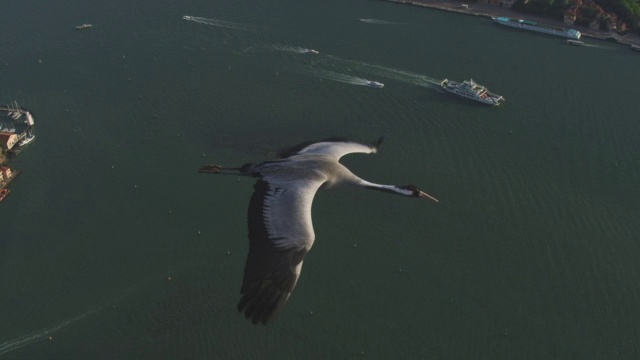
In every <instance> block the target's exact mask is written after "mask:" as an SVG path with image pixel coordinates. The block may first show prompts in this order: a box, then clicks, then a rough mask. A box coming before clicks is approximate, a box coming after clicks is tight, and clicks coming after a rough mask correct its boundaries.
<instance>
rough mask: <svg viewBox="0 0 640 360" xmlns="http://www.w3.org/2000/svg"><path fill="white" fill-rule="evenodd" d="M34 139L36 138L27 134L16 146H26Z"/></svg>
mask: <svg viewBox="0 0 640 360" xmlns="http://www.w3.org/2000/svg"><path fill="white" fill-rule="evenodd" d="M35 138H36V136H35V135H33V134H29V135H27V136H25V137H24V139H22V140H20V142H19V143H18V144H19V145H20V146H26V145H28V144H29V143H31V142H32V141H33V140H34V139H35Z"/></svg>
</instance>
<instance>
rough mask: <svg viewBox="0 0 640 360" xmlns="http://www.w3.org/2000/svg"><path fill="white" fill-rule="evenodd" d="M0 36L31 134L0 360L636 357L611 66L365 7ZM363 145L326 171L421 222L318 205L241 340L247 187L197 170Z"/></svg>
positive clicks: (9, 213) (132, 9)
mask: <svg viewBox="0 0 640 360" xmlns="http://www.w3.org/2000/svg"><path fill="white" fill-rule="evenodd" d="M184 15H190V16H194V17H197V18H198V19H197V20H198V21H188V20H183V19H182V17H183V16H184ZM361 18H364V19H374V20H375V21H368V22H363V21H360V20H359V19H361ZM0 19H1V21H0V34H2V36H1V37H0V47H1V48H2V51H1V52H0V103H3V102H9V101H12V100H17V101H18V103H19V104H20V105H22V106H23V107H26V108H28V109H30V110H31V111H32V112H33V113H34V115H35V119H36V135H37V139H36V141H35V142H34V143H33V144H32V145H30V146H29V148H27V149H26V150H24V151H23V152H22V153H21V154H20V155H19V156H18V157H17V158H15V159H14V160H13V161H12V165H13V166H15V167H17V168H19V169H21V170H23V174H22V175H21V176H20V177H19V178H18V180H17V181H16V182H14V184H13V185H12V187H11V194H10V195H9V196H8V197H7V198H6V199H5V201H4V202H3V203H2V204H1V206H0V358H7V359H160V358H163V359H243V358H247V359H287V358H292V359H293V358H296V359H298V358H303V359H343V358H370V359H391V358H394V359H637V358H638V357H640V340H639V339H640V331H639V330H638V329H639V327H638V324H640V307H639V306H638V299H639V298H640V285H639V284H640V265H639V264H638V260H637V258H638V256H639V255H640V237H639V234H640V206H639V205H638V203H639V202H640V189H639V187H638V185H639V184H640V173H639V172H638V168H639V167H640V145H639V144H640V122H639V121H638V114H640V102H638V93H639V92H638V90H637V88H638V83H640V71H639V70H638V64H639V62H638V61H639V59H640V58H639V57H638V55H637V54H635V53H633V52H631V51H630V50H629V49H628V48H626V47H622V46H617V45H615V44H611V43H607V42H595V41H592V40H589V39H586V40H585V41H586V42H587V43H588V45H589V46H588V47H570V46H567V45H564V44H563V41H562V39H560V38H555V37H550V36H545V35H540V34H535V33H529V32H520V31H515V30H511V29H505V28H502V27H498V26H497V25H495V24H493V23H492V22H491V21H490V20H488V19H486V18H475V17H467V16H462V15H456V14H450V13H446V12H440V11H434V10H429V9H421V8H416V7H411V6H402V5H396V4H390V3H385V2H379V1H353V2H346V1H305V2H295V1H277V2H276V1H261V2H251V1H244V0H242V1H217V2H213V3H212V2H210V1H200V0H196V1H190V2H188V3H185V4H181V2H176V1H169V0H159V1H158V0H153V1H152V0H140V1H122V0H116V1H109V2H106V1H103V2H99V1H84V2H83V1H72V0H65V1H62V2H60V1H58V2H51V3H46V4H45V3H43V2H40V1H33V0H20V1H17V0H9V1H5V3H4V6H3V11H2V15H0ZM379 20H382V21H379ZM85 22H89V23H93V24H94V28H93V29H90V30H86V31H75V30H73V27H74V26H75V25H78V24H81V23H85ZM298 47H308V48H314V49H316V50H319V51H320V54H319V55H315V56H310V55H302V54H299V53H297V52H296V49H297V48H298ZM39 60H40V61H39ZM445 77H446V78H449V79H453V80H463V79H468V78H473V79H474V80H476V81H478V82H480V83H482V84H485V85H487V86H488V87H489V88H490V89H491V90H492V91H493V92H496V93H499V94H502V95H504V96H505V97H506V99H507V101H506V103H505V104H504V105H503V106H500V107H498V108H490V107H485V106H482V105H480V104H476V103H473V102H469V101H465V100H462V99H458V98H455V97H452V96H450V95H448V94H445V93H442V92H440V91H439V90H438V89H437V87H436V86H433V85H430V84H431V82H433V81H437V80H440V79H443V78H445ZM365 78H366V79H371V80H377V81H381V82H384V83H385V85H386V86H385V88H384V89H381V90H377V89H369V88H366V87H364V86H360V85H357V84H359V83H361V82H362V80H361V79H365ZM430 81H431V82H430ZM380 135H384V136H385V138H386V140H385V143H384V145H383V147H382V149H381V151H380V153H379V154H377V155H375V156H362V155H360V156H358V155H353V156H349V157H346V158H344V163H346V164H348V165H349V166H350V167H351V168H352V170H353V171H354V172H355V173H357V174H359V175H361V176H362V177H364V178H366V179H368V180H371V181H375V182H381V183H398V184H406V183H414V184H416V185H418V186H419V187H421V188H422V189H424V190H425V191H427V192H429V193H431V194H433V195H434V196H436V197H438V198H439V199H440V201H441V202H440V203H439V204H433V203H427V202H421V201H413V200H411V199H405V198H398V197H393V196H390V195H386V194H380V193H377V192H376V193H371V192H367V191H360V190H358V191H351V190H350V189H337V190H335V191H330V192H323V193H320V194H319V196H318V197H317V198H316V201H315V202H314V225H315V232H316V236H317V241H316V243H315V246H314V248H313V250H312V252H311V253H310V254H309V256H308V257H307V258H306V261H305V265H304V269H303V272H302V276H301V279H300V281H299V283H298V286H297V288H296V290H295V291H294V294H293V295H292V297H291V299H290V302H289V304H288V305H287V307H286V309H285V311H284V312H283V314H282V315H281V317H280V319H279V320H278V321H277V322H276V323H275V324H273V325H271V326H268V327H255V326H253V325H251V324H250V323H249V322H247V321H246V320H245V319H244V318H243V317H242V316H241V315H239V314H238V313H237V312H236V311H235V305H236V302H237V300H238V298H239V288H240V282H241V278H242V269H243V266H244V260H245V256H246V251H247V239H246V224H245V213H246V205H247V204H248V201H249V196H250V193H251V191H252V181H250V180H248V179H242V180H238V179H236V178H233V177H229V178H215V177H211V176H209V177H207V176H198V174H197V172H196V170H197V168H198V167H199V166H200V165H202V164H203V163H209V162H213V163H222V164H227V165H238V164H242V163H244V162H249V161H258V160H262V159H264V158H266V157H267V156H268V155H269V154H270V153H272V152H273V151H274V150H276V149H278V148H280V147H283V146H286V145H292V144H296V143H297V142H301V141H307V140H312V139H320V138H324V137H328V136H349V137H352V138H354V139H357V140H361V141H370V140H372V139H375V138H377V137H378V136H380ZM198 233H200V235H198ZM356 245H357V246H356ZM168 277H171V281H167V278H168ZM49 336H51V337H52V340H48V338H49Z"/></svg>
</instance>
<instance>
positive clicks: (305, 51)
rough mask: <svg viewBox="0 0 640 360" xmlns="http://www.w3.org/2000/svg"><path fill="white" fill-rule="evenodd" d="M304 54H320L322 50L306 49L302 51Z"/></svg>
mask: <svg viewBox="0 0 640 360" xmlns="http://www.w3.org/2000/svg"><path fill="white" fill-rule="evenodd" d="M302 53H303V54H313V55H318V54H320V51H318V50H313V49H304V50H303V51H302Z"/></svg>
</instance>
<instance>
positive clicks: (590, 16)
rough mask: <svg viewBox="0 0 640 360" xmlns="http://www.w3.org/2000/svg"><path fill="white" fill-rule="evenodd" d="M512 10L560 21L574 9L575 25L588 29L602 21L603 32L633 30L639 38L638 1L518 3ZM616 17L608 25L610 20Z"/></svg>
mask: <svg viewBox="0 0 640 360" xmlns="http://www.w3.org/2000/svg"><path fill="white" fill-rule="evenodd" d="M513 9H515V10H518V11H522V12H525V13H532V14H544V15H549V16H552V17H555V18H560V19H562V17H563V16H564V14H565V13H566V12H567V11H568V10H571V9H575V13H576V24H578V25H581V26H588V25H589V24H590V23H591V22H593V21H594V20H600V28H601V29H603V30H605V29H610V28H613V29H617V30H619V31H620V30H621V31H625V30H627V29H631V30H633V31H635V32H636V33H639V34H640V4H639V2H638V0H596V1H593V0H585V1H576V0H516V2H515V3H514V4H513ZM611 14H615V15H614V19H613V20H611V22H612V24H608V21H609V19H608V17H609V15H611Z"/></svg>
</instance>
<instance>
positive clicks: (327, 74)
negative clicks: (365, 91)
mask: <svg viewBox="0 0 640 360" xmlns="http://www.w3.org/2000/svg"><path fill="white" fill-rule="evenodd" d="M303 72H305V73H307V74H311V75H314V76H317V77H319V78H321V79H327V80H332V81H338V82H342V83H346V84H351V85H361V86H365V85H367V84H368V83H369V81H368V80H367V79H363V78H359V77H356V76H351V75H347V74H341V73H338V72H335V71H331V70H324V69H305V70H303Z"/></svg>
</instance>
